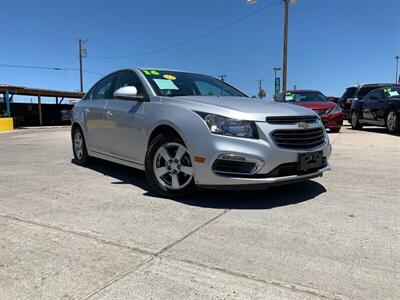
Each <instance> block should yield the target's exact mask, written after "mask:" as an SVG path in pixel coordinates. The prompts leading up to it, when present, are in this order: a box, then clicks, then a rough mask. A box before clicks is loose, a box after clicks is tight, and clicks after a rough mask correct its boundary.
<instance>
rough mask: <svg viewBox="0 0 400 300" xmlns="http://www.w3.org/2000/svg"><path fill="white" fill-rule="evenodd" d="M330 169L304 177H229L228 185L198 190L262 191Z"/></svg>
mask: <svg viewBox="0 0 400 300" xmlns="http://www.w3.org/2000/svg"><path fill="white" fill-rule="evenodd" d="M331 169H332V168H331V166H330V165H329V164H327V165H326V166H325V167H323V168H322V169H319V170H317V171H315V172H313V173H308V174H304V175H290V176H282V177H269V178H240V177H238V178H236V177H230V178H229V180H230V181H231V183H230V185H198V186H199V187H200V188H204V189H222V190H239V189H240V190H253V189H254V190H258V189H259V190H262V189H266V188H268V187H273V186H279V185H286V184H292V183H296V182H301V181H304V180H308V179H312V178H317V177H322V175H323V173H324V172H325V171H330V170H331Z"/></svg>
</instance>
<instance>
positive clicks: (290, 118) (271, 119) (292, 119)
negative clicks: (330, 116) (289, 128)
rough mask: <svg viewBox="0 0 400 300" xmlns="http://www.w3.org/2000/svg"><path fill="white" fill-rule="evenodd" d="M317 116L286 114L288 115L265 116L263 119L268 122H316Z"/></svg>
mask: <svg viewBox="0 0 400 300" xmlns="http://www.w3.org/2000/svg"><path fill="white" fill-rule="evenodd" d="M317 120H318V117H317V116H288V117H266V118H265V121H266V122H267V123H269V124H297V123H299V122H306V123H314V122H317Z"/></svg>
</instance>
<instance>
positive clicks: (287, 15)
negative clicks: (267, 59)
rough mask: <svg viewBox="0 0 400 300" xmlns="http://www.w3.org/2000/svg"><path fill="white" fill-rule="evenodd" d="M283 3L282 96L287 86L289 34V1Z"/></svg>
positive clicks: (285, 0)
mask: <svg viewBox="0 0 400 300" xmlns="http://www.w3.org/2000/svg"><path fill="white" fill-rule="evenodd" d="M283 1H284V2H285V28H284V33H283V35H284V36H283V79H282V94H283V95H285V94H286V85H287V51H288V32H289V0H283Z"/></svg>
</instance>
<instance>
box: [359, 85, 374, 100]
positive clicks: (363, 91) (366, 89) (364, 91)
mask: <svg viewBox="0 0 400 300" xmlns="http://www.w3.org/2000/svg"><path fill="white" fill-rule="evenodd" d="M377 88H378V87H377V86H366V87H362V88H360V90H359V91H358V94H357V97H358V98H359V99H361V98H364V96H365V95H366V94H368V93H369V92H370V91H373V90H375V89H377Z"/></svg>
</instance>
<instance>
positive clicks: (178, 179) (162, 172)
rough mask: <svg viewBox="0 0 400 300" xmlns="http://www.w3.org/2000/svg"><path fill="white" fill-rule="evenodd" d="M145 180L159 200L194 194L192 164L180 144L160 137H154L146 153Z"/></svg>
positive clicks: (175, 139) (170, 138)
mask: <svg viewBox="0 0 400 300" xmlns="http://www.w3.org/2000/svg"><path fill="white" fill-rule="evenodd" d="M145 168H146V177H147V181H148V182H149V185H150V186H151V188H152V189H153V190H154V191H155V192H157V193H158V194H160V195H161V196H163V197H167V198H178V197H183V196H187V195H189V194H191V193H193V192H194V191H195V188H196V186H195V183H194V178H193V165H192V162H191V159H190V155H189V152H188V150H187V148H186V146H185V144H184V142H183V141H182V140H181V139H180V138H179V137H177V136H168V135H164V134H160V135H158V136H157V137H156V138H154V139H153V140H152V141H151V143H150V146H149V149H148V151H147V154H146V162H145Z"/></svg>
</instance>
